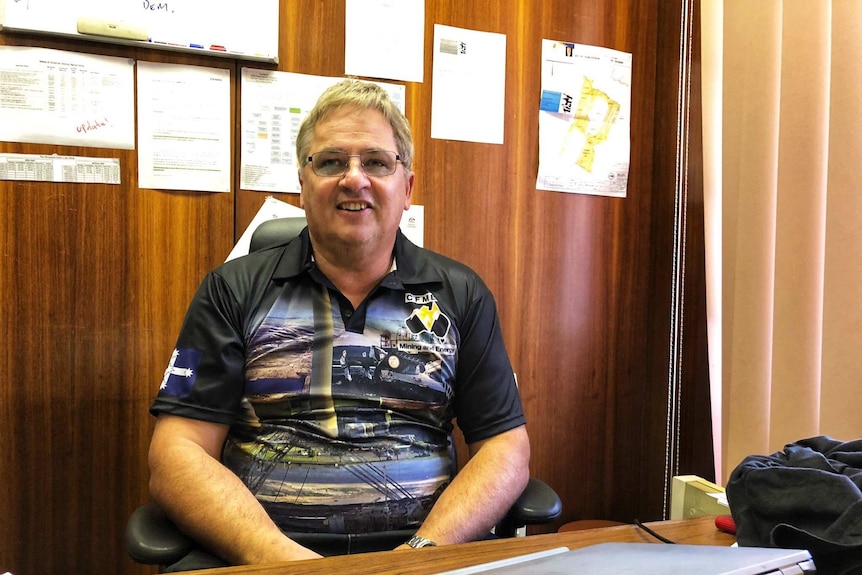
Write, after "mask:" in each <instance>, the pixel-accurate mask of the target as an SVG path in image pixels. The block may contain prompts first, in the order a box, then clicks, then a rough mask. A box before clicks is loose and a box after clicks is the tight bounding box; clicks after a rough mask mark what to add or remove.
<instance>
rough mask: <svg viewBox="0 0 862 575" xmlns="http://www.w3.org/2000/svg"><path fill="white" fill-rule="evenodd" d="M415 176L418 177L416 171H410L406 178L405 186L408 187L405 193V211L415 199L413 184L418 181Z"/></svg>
mask: <svg viewBox="0 0 862 575" xmlns="http://www.w3.org/2000/svg"><path fill="white" fill-rule="evenodd" d="M415 178H416V172H410V173H409V174H408V175H407V177H406V178H405V183H404V185H405V188H406V189H405V191H406V193H405V195H404V211H405V212H406V211H407V209H408V208H409V207H410V203H411V202H412V200H413V184H414V183H415V181H416V179H415Z"/></svg>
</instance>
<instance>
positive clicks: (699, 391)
mask: <svg viewBox="0 0 862 575" xmlns="http://www.w3.org/2000/svg"><path fill="white" fill-rule="evenodd" d="M696 6H697V1H696V0H695V1H691V0H596V1H594V2H570V1H567V0H544V1H541V0H523V1H520V2H514V1H504V2H496V1H493V0H476V1H471V2H458V1H443V0H426V80H425V82H424V83H422V84H413V83H410V84H408V85H407V114H408V117H409V118H410V120H411V123H412V125H413V128H414V131H415V136H416V142H417V158H416V162H415V164H416V170H417V186H416V191H415V195H414V198H415V201H416V203H419V204H423V205H425V206H426V208H425V209H426V230H425V236H426V246H427V247H429V248H431V249H435V250H437V251H440V252H442V253H444V254H447V255H450V256H453V257H456V258H458V259H461V260H463V261H465V262H466V263H468V264H469V265H471V266H472V267H474V268H475V269H476V270H477V271H478V272H479V273H480V274H481V275H482V276H483V277H484V278H485V280H486V281H487V283H488V285H489V286H490V287H491V289H492V290H493V292H494V293H495V295H496V297H497V300H498V305H499V309H500V316H501V321H502V326H503V331H504V336H505V339H506V342H507V344H508V346H509V349H510V354H511V356H512V361H513V364H514V366H515V369H516V371H517V372H518V378H519V382H520V385H521V390H522V394H523V398H524V403H525V406H526V410H527V417H528V421H529V422H528V430H529V432H530V435H531V438H532V442H533V460H532V471H533V474H534V475H536V476H538V477H540V478H542V479H544V480H546V481H547V482H548V483H550V484H551V485H552V486H553V487H555V488H556V489H557V491H558V492H559V493H560V494H561V496H562V498H563V502H564V507H565V512H564V517H563V518H562V519H561V521H560V522H558V524H559V523H562V522H563V521H570V520H574V519H579V518H596V517H602V518H611V519H618V520H626V521H630V520H632V519H634V518H636V517H637V518H639V519H642V520H648V519H657V518H660V517H661V515H662V513H663V508H664V482H665V471H666V469H667V466H668V454H667V453H666V444H667V439H668V437H667V429H668V411H669V410H668V403H669V396H670V397H671V399H674V398H675V399H678V400H679V401H680V403H679V404H678V405H679V409H675V410H673V411H674V413H672V414H671V416H672V417H671V419H672V420H675V421H679V423H680V424H681V426H680V427H679V435H678V437H677V436H676V435H674V436H673V437H671V439H672V440H674V441H677V443H673V442H672V446H673V449H672V450H671V451H672V453H671V457H670V460H671V464H672V465H676V464H678V465H679V466H681V468H682V469H683V470H684V471H685V472H687V473H700V474H702V475H705V476H707V477H709V476H710V475H711V468H712V464H711V459H710V457H711V453H709V452H707V450H708V448H709V446H710V445H711V444H710V443H709V441H708V438H709V420H708V409H706V410H705V409H704V406H705V405H707V404H706V403H705V399H707V398H708V396H706V395H705V394H706V389H707V385H708V381H707V376H706V357H705V349H706V342H705V335H704V334H705V311H704V310H705V306H704V304H703V300H702V297H703V295H702V293H703V292H702V289H703V286H702V273H703V272H702V243H703V242H702V234H699V230H700V229H702V221H701V220H702V201H701V198H700V195H699V193H700V192H699V182H698V178H697V172H698V169H699V166H698V164H697V161H696V160H697V157H698V153H699V152H698V150H699V141H698V140H697V132H696V130H695V132H693V138H692V141H691V142H690V147H689V148H688V149H687V150H686V149H685V148H683V149H682V150H679V149H678V146H677V142H678V120H680V114H679V113H678V111H677V102H678V100H677V96H678V84H679V76H680V69H681V63H680V57H679V54H680V45H679V38H680V29H681V19H683V20H684V18H686V17H687V16H685V14H686V12H685V11H684V9H683V8H686V9H689V10H691V9H696ZM280 18H281V49H280V54H279V59H280V63H279V64H278V65H277V69H279V70H283V71H290V72H299V73H308V74H318V75H332V76H338V75H342V74H343V62H344V46H343V35H344V20H343V18H344V5H343V2H341V1H339V0H282V1H281V16H280ZM695 21H696V20H695ZM435 23H440V24H446V25H451V26H458V27H465V28H471V29H476V30H483V31H489V32H498V33H503V34H506V36H507V77H506V87H507V95H506V127H505V144H504V145H502V146H500V145H487V144H476V143H466V142H455V141H444V140H432V139H431V138H430V99H431V98H430V96H431V80H432V79H431V75H430V72H431V50H430V45H431V38H432V36H433V25H434V24H435ZM542 38H550V39H557V40H566V41H574V42H579V43H586V44H595V45H601V46H606V47H610V48H615V49H618V50H624V51H628V52H632V53H633V55H634V74H633V85H632V105H633V110H632V129H631V133H632V152H631V169H630V178H629V189H628V197H627V198H626V199H613V198H604V197H594V196H582V195H570V194H563V193H552V192H544V191H537V190H536V189H535V174H536V167H537V161H538V148H537V137H538V127H537V126H538V111H537V103H538V94H539V81H540V78H539V73H540V71H539V66H538V62H539V59H540V55H541V53H540V50H541V48H540V43H541V39H542ZM0 44H3V45H38V46H44V47H49V48H60V49H67V50H77V51H82V52H88V53H98V54H105V55H122V56H128V57H131V58H136V59H141V60H152V61H162V62H179V63H187V64H198V65H206V66H216V67H227V68H230V69H231V70H232V83H233V86H234V92H233V96H232V102H236V101H238V99H239V98H240V95H239V94H238V90H237V88H236V84H237V82H236V79H237V78H238V74H239V70H240V67H241V66H242V65H249V64H245V63H241V62H234V61H231V60H224V59H219V58H212V57H205V56H200V57H193V56H189V55H181V54H173V53H167V52H154V51H147V50H135V49H130V48H126V47H122V46H111V45H103V44H94V43H83V42H71V41H66V40H53V39H50V38H47V37H39V36H23V35H14V36H13V35H6V34H0ZM696 56H697V55H696V53H695V54H693V59H692V63H694V64H696V61H697V57H696ZM253 65H255V66H259V67H264V68H270V69H275V68H276V66H267V65H261V64H253ZM695 88H696V86H695ZM694 95H695V96H696V90H695V93H694ZM682 119H683V120H690V118H688V117H687V116H685V117H683V118H682ZM694 120H696V118H694ZM236 122H237V114H236V108H234V122H233V125H234V134H236ZM693 124H694V128H696V127H697V126H696V121H694V122H693ZM0 152H24V153H54V152H57V153H60V154H68V155H82V156H100V157H119V158H120V160H121V162H122V170H123V172H122V181H123V185H122V186H108V185H94V184H48V183H20V182H9V181H0V203H2V209H0V213H2V215H0V222H2V223H0V226H2V227H0V232H2V233H0V238H2V239H0V300H2V302H0V303H2V307H0V326H2V338H3V341H4V342H5V343H6V345H5V346H4V351H3V354H2V355H0V374H2V378H0V441H2V443H0V445H2V449H3V455H4V456H3V457H2V458H0V486H2V489H3V491H2V495H0V570H2V569H10V570H13V572H15V573H18V574H38V573H60V572H69V573H93V572H115V573H120V572H123V573H133V572H140V573H145V572H152V570H149V569H147V568H141V567H137V566H135V565H134V564H133V563H132V562H131V560H129V559H128V558H127V557H126V556H125V552H124V551H123V549H122V534H123V527H124V523H125V520H126V518H127V517H128V515H129V513H131V511H132V509H134V507H135V506H137V505H139V504H140V503H143V502H144V501H146V499H147V487H146V482H147V467H146V449H147V444H148V439H149V434H150V431H151V429H152V419H151V418H150V417H149V415H148V414H147V408H148V406H149V403H150V401H151V400H152V397H153V396H154V394H155V392H156V388H157V385H158V382H159V381H160V380H161V377H162V372H163V370H164V367H165V365H166V361H167V359H168V357H169V355H170V351H171V349H172V347H173V343H174V338H175V335H176V331H177V329H178V328H179V325H180V322H181V320H182V315H183V312H184V310H185V306H186V304H187V302H188V300H189V298H190V297H191V295H192V293H193V291H194V289H195V287H196V286H197V283H198V282H199V281H200V279H201V277H202V276H203V274H204V273H205V271H206V270H208V269H210V268H211V267H213V266H215V265H216V264H218V263H219V262H220V261H221V260H222V259H223V257H224V254H226V253H227V252H228V251H229V249H230V246H231V245H232V242H233V240H234V238H235V237H237V235H238V234H239V233H240V232H241V231H242V230H243V229H244V227H245V225H246V224H247V223H248V222H249V221H250V219H251V217H252V215H253V214H254V212H255V211H256V210H257V208H258V207H259V206H260V204H261V203H262V202H263V199H264V197H265V194H261V193H258V192H249V191H240V190H238V189H237V188H238V176H237V175H236V167H237V166H238V162H237V160H236V155H235V154H234V173H235V177H234V184H233V188H234V191H233V192H232V193H231V194H200V193H190V192H182V191H175V192H166V191H153V190H140V189H138V188H137V177H136V156H135V152H134V151H123V150H112V149H92V148H87V149H84V148H69V147H64V146H49V145H34V144H15V143H0ZM687 153H688V154H690V156H691V157H692V158H693V160H694V161H693V162H692V164H691V172H690V173H689V178H688V179H686V178H680V177H679V174H678V172H679V170H678V165H679V163H678V160H680V159H683V160H684V159H686V157H688V156H687ZM692 172H693V173H692ZM685 184H690V185H689V186H688V187H686V186H685ZM682 192H685V194H682ZM282 199H286V200H287V201H290V202H292V203H297V201H296V197H295V196H284V197H283V198H282ZM681 199H683V200H685V201H681ZM698 226H700V228H699V227H698ZM681 227H682V228H683V229H686V230H688V236H687V237H688V242H687V243H686V245H685V246H683V247H682V249H681V251H679V252H678V251H675V243H674V238H675V237H676V236H675V233H677V232H678V231H679V230H680V228H681ZM684 255H687V256H688V259H687V260H686V262H687V264H686V274H685V277H684V279H683V280H682V284H683V286H685V287H686V290H685V292H684V294H685V300H684V302H683V303H685V306H684V311H685V314H684V316H682V317H676V316H675V313H676V312H678V311H679V309H678V308H677V307H675V304H674V300H673V298H672V293H673V288H674V282H675V278H676V276H675V275H674V269H675V268H674V266H675V263H676V264H678V263H679V261H680V260H679V258H680V257H681V256H684ZM683 327H684V333H685V338H684V340H683V341H684V342H685V346H683V347H681V348H679V349H677V348H675V347H674V346H672V345H671V342H672V341H675V340H673V339H672V337H671V336H672V334H673V333H676V332H677V331H678V328H683ZM675 345H676V344H675ZM671 367H672V368H673V369H670V368H671ZM674 370H677V371H679V372H680V373H682V387H681V388H676V387H673V386H669V372H671V371H674ZM677 445H678V446H679V448H678V449H677V448H676V446H677ZM553 527H555V526H552V527H551V528H553Z"/></svg>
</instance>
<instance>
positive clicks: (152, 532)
mask: <svg viewBox="0 0 862 575" xmlns="http://www.w3.org/2000/svg"><path fill="white" fill-rule="evenodd" d="M193 546H194V543H193V541H192V539H191V538H190V537H189V536H188V535H186V534H185V533H183V532H182V531H180V530H179V529H178V528H177V526H176V525H174V523H173V522H172V521H171V520H170V519H168V517H167V515H165V512H164V511H162V510H161V509H160V508H159V507H158V506H157V505H156V504H155V503H147V504H146V505H142V506H141V507H138V508H137V509H135V511H134V512H133V513H132V515H131V517H129V521H128V522H127V523H126V551H127V552H128V553H129V555H130V556H131V557H132V559H134V560H135V561H137V562H138V563H143V564H146V565H169V564H171V563H175V562H176V561H179V560H180V559H182V558H183V557H185V556H186V554H188V552H189V551H191V549H192V547H193Z"/></svg>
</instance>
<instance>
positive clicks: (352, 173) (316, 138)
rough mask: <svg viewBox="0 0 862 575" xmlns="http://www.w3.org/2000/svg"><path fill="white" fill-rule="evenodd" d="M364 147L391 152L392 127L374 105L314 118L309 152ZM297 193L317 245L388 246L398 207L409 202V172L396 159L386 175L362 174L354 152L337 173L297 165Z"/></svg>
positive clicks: (360, 149)
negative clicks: (299, 188) (392, 170)
mask: <svg viewBox="0 0 862 575" xmlns="http://www.w3.org/2000/svg"><path fill="white" fill-rule="evenodd" d="M369 150H389V151H393V152H396V153H397V147H396V145H395V137H394V135H393V133H392V127H391V126H390V124H389V122H388V121H387V120H386V118H385V117H384V116H383V114H381V113H380V112H378V111H377V110H360V109H359V108H355V107H353V106H344V107H341V108H337V109H335V110H333V111H332V112H330V113H329V114H328V115H327V116H326V117H325V118H324V119H323V120H321V121H320V122H318V123H317V125H316V126H315V128H314V133H313V134H312V138H311V148H310V150H309V155H311V154H315V153H317V152H322V151H339V152H346V153H347V154H351V155H353V154H360V153H362V152H366V151H369ZM299 175H300V184H301V186H302V193H301V195H300V205H301V206H302V207H303V208H304V209H305V216H306V219H307V220H308V228H309V232H310V233H311V236H312V241H313V242H315V245H316V246H317V247H318V248H319V247H321V246H320V245H319V244H320V243H322V244H324V245H326V246H328V247H333V248H337V247H339V244H341V246H347V245H350V246H360V247H370V248H372V249H374V248H379V249H382V250H387V251H389V250H391V249H392V245H393V242H394V240H395V233H396V231H397V229H398V225H399V224H400V222H401V215H402V214H403V212H404V210H406V209H407V208H408V207H410V198H411V195H412V192H413V172H406V171H405V169H404V166H403V165H401V163H400V162H398V164H397V165H396V167H395V173H393V174H392V175H390V176H380V177H371V176H368V175H367V174H365V172H364V171H363V169H362V166H361V165H360V161H359V158H358V157H356V158H350V159H349V164H348V169H347V172H345V173H344V174H343V175H341V176H319V175H317V174H316V173H314V170H313V169H312V166H311V165H310V164H306V165H305V166H304V167H303V168H301V169H300V172H299Z"/></svg>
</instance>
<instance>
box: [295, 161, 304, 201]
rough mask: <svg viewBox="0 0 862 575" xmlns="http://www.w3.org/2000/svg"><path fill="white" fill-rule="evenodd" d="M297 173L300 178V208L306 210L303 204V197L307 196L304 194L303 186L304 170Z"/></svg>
mask: <svg viewBox="0 0 862 575" xmlns="http://www.w3.org/2000/svg"><path fill="white" fill-rule="evenodd" d="M296 172H297V176H299V207H300V208H304V206H303V203H302V197H303V196H304V195H305V194H303V193H302V185H303V181H302V170H301V169H300V170H297V171H296Z"/></svg>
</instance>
